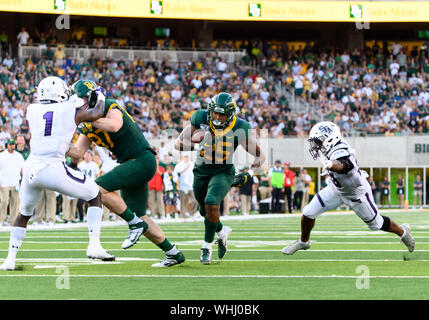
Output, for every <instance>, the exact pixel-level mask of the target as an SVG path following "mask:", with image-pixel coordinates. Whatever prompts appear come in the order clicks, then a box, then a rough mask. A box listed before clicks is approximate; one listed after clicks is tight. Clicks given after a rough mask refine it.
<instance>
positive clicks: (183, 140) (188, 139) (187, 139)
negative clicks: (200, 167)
mask: <svg viewBox="0 0 429 320" xmlns="http://www.w3.org/2000/svg"><path fill="white" fill-rule="evenodd" d="M195 130H196V128H195V127H194V126H193V125H192V124H189V125H187V126H186V127H185V128H184V129H183V131H182V132H181V133H180V135H179V136H178V137H177V139H176V141H175V142H174V148H175V149H176V150H179V151H192V150H194V143H197V142H200V141H195V142H193V141H192V136H193V134H194V132H195Z"/></svg>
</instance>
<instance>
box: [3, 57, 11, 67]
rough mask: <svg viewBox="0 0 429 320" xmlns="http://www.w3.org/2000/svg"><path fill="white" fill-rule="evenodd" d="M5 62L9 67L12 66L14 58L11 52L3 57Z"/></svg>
mask: <svg viewBox="0 0 429 320" xmlns="http://www.w3.org/2000/svg"><path fill="white" fill-rule="evenodd" d="M3 64H4V65H5V66H6V67H7V68H8V69H10V68H12V65H13V60H12V58H11V57H10V55H9V54H7V55H6V57H4V59H3Z"/></svg>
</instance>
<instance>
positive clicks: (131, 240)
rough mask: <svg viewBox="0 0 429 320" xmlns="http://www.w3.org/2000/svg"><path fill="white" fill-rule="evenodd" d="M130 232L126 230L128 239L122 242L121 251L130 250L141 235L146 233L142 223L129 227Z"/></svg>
mask: <svg viewBox="0 0 429 320" xmlns="http://www.w3.org/2000/svg"><path fill="white" fill-rule="evenodd" d="M129 228H130V230H128V237H127V238H126V239H125V240H124V242H122V249H128V248H131V247H132V246H133V245H135V244H136V243H137V241H138V240H139V239H140V237H141V235H142V234H143V233H144V232H145V231H146V230H145V229H144V223H143V222H139V223H136V224H130V225H129Z"/></svg>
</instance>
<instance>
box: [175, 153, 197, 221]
mask: <svg viewBox="0 0 429 320" xmlns="http://www.w3.org/2000/svg"><path fill="white" fill-rule="evenodd" d="M193 169H194V162H193V161H192V160H191V154H190V153H189V152H184V153H183V160H182V161H180V162H179V163H177V165H176V166H175V167H174V171H175V172H176V174H177V175H178V177H179V184H178V185H179V187H178V190H179V200H180V217H181V218H186V217H189V216H192V217H193V216H194V215H195V212H196V211H197V209H198V204H197V202H196V200H195V196H194V191H193V188H192V184H193V181H194V174H193V172H192V170H193Z"/></svg>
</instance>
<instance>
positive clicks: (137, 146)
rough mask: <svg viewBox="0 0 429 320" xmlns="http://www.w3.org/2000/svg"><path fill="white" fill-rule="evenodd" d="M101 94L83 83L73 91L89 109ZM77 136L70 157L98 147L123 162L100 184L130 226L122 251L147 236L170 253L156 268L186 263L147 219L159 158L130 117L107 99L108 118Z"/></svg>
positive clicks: (111, 206)
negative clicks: (149, 185)
mask: <svg viewBox="0 0 429 320" xmlns="http://www.w3.org/2000/svg"><path fill="white" fill-rule="evenodd" d="M100 90H103V89H102V88H99V87H97V85H96V84H95V83H94V82H93V81H90V80H79V81H77V82H75V83H74V84H73V86H72V92H73V93H74V94H76V95H77V97H78V98H81V99H82V100H83V102H84V106H85V104H86V105H88V108H92V107H93V106H94V105H95V102H96V93H97V92H98V91H100ZM78 131H79V133H80V135H79V138H78V140H77V141H76V144H75V145H74V146H71V147H70V150H69V152H68V154H69V155H70V156H71V157H73V158H81V157H82V156H83V154H84V153H85V151H86V150H87V149H88V148H89V147H90V145H91V144H92V142H94V143H95V144H96V145H98V146H102V147H104V148H106V149H108V150H110V151H111V152H112V153H113V154H114V155H115V157H116V158H117V161H118V163H119V165H118V166H116V167H115V168H114V169H112V170H111V171H109V172H107V173H105V174H104V175H102V176H100V177H98V178H97V179H96V180H95V182H96V183H97V184H98V185H99V187H100V191H101V194H102V201H103V204H104V205H105V206H107V207H108V208H109V209H110V210H111V211H112V212H115V213H117V214H118V215H119V216H120V217H121V218H123V219H124V220H125V221H127V222H128V225H129V233H128V237H127V238H126V239H125V241H124V242H123V243H122V248H123V249H128V248H130V247H131V246H133V245H134V244H135V243H136V242H137V241H138V239H139V238H140V236H141V235H142V234H143V235H144V236H145V237H146V238H147V239H149V240H150V241H152V242H153V243H154V244H156V245H157V246H158V247H159V248H161V249H162V250H163V251H164V252H165V254H166V258H165V259H164V260H163V261H161V262H160V263H156V264H154V265H152V266H153V267H169V266H173V265H175V264H180V263H182V262H184V261H185V257H184V255H183V254H182V252H180V251H179V250H178V249H177V247H176V245H173V244H171V243H170V242H169V241H168V239H167V238H166V237H165V235H164V233H163V232H162V230H161V229H160V228H159V226H158V225H157V224H156V223H155V222H154V221H152V220H151V219H150V218H149V217H147V216H145V214H146V206H147V199H148V190H149V189H148V182H149V180H150V179H152V177H153V175H154V174H155V171H156V158H155V155H156V153H155V151H154V150H153V149H152V148H151V147H150V145H149V143H148V141H147V140H146V138H145V137H144V135H143V133H142V131H141V129H140V127H139V125H138V124H137V123H136V122H135V121H134V119H133V118H132V117H131V115H130V114H128V112H127V111H126V110H125V109H124V108H123V107H122V106H120V105H119V104H118V103H117V101H116V100H114V99H111V98H106V99H105V106H104V117H102V118H100V119H98V120H96V121H94V122H91V123H88V122H83V123H82V124H81V125H80V126H79V127H78ZM116 190H120V191H121V196H119V195H118V194H117V193H115V191H116Z"/></svg>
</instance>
